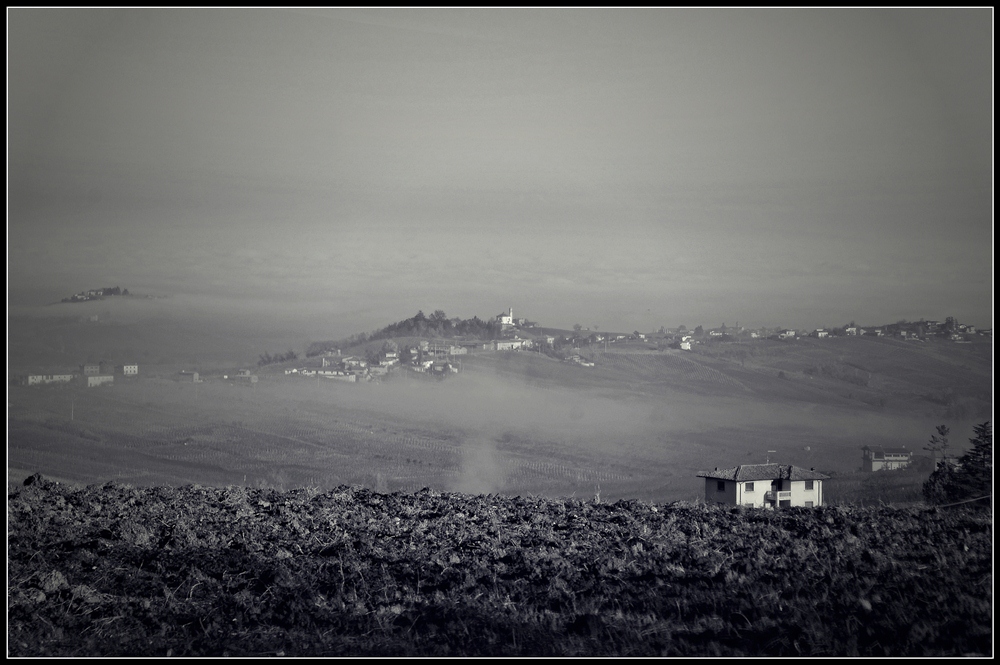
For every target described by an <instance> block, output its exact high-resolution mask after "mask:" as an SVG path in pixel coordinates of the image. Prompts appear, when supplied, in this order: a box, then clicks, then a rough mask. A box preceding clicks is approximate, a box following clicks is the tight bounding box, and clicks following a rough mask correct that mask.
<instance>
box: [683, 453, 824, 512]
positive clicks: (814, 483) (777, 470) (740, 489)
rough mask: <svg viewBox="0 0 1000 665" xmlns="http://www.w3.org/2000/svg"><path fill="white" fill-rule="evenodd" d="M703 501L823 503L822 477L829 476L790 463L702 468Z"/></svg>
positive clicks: (783, 505) (776, 505)
mask: <svg viewBox="0 0 1000 665" xmlns="http://www.w3.org/2000/svg"><path fill="white" fill-rule="evenodd" d="M698 477H699V478H704V479H705V501H706V502H707V503H724V504H731V505H736V506H749V507H757V508H788V507H792V506H804V507H806V508H811V507H813V506H821V505H823V481H824V480H827V479H828V478H829V477H830V476H827V475H826V474H822V473H819V472H818V471H816V470H815V469H802V468H800V467H797V466H792V465H790V464H743V465H741V466H737V467H733V468H731V469H719V468H716V469H715V471H705V472H702V473H699V474H698Z"/></svg>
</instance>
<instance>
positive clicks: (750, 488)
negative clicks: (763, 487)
mask: <svg viewBox="0 0 1000 665" xmlns="http://www.w3.org/2000/svg"><path fill="white" fill-rule="evenodd" d="M746 491H747V492H752V491H753V483H747V484H746Z"/></svg>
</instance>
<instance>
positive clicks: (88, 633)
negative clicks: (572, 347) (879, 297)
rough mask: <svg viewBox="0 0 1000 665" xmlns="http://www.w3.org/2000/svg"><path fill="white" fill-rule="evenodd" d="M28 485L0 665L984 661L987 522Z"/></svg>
mask: <svg viewBox="0 0 1000 665" xmlns="http://www.w3.org/2000/svg"><path fill="white" fill-rule="evenodd" d="M33 480H34V482H33V483H32V484H31V485H30V486H28V487H20V486H15V487H9V488H8V579H9V586H8V654H9V655H11V656H19V657H25V656H164V655H174V656H191V657H193V656H223V655H230V656H261V655H286V656H320V655H327V656H330V655H332V656H391V655H396V656H399V655H406V656H436V655H437V656H440V655H445V656H711V655H725V656H896V657H899V656H953V655H979V656H989V655H992V620H991V607H992V595H991V594H992V576H991V569H992V526H991V525H992V520H991V514H989V513H987V512H971V511H967V510H964V509H959V510H955V509H951V510H940V511H926V510H917V509H906V510H903V509H892V508H869V509H860V508H843V507H841V508H820V509H814V510H805V509H790V510H784V511H777V512H773V511H762V510H749V511H748V510H744V509H738V508H733V509H726V508H721V507H718V508H716V507H708V506H701V505H692V504H686V503H677V504H669V505H664V504H659V505H654V504H647V503H642V502H637V501H629V502H618V503H615V504H611V505H608V504H606V503H595V502H592V501H590V502H584V501H574V500H549V499H542V498H522V497H501V496H471V495H463V494H442V493H438V492H432V491H421V492H417V493H414V494H403V493H396V494H379V493H373V492H371V491H369V490H365V489H360V488H347V487H340V488H336V489H334V490H332V491H329V492H324V493H320V492H316V491H304V490H297V491H292V492H278V491H274V490H253V489H245V488H205V487H184V488H179V489H172V488H166V487H160V488H146V489H142V488H132V487H127V486H121V485H107V486H103V487H100V486H94V487H90V488H72V487H68V486H65V485H59V484H54V483H50V482H48V481H46V480H44V479H41V478H37V477H36V478H33Z"/></svg>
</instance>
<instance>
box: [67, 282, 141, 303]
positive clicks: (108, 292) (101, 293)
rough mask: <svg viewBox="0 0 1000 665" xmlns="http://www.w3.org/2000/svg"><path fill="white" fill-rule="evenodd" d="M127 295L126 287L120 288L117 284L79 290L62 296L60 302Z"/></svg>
mask: <svg viewBox="0 0 1000 665" xmlns="http://www.w3.org/2000/svg"><path fill="white" fill-rule="evenodd" d="M127 295H129V292H128V289H122V288H120V287H117V286H106V287H104V288H103V289H90V290H88V291H80V292H79V293H74V294H73V295H71V296H70V297H68V298H63V299H62V302H84V301H87V300H101V299H103V298H104V297H106V296H127Z"/></svg>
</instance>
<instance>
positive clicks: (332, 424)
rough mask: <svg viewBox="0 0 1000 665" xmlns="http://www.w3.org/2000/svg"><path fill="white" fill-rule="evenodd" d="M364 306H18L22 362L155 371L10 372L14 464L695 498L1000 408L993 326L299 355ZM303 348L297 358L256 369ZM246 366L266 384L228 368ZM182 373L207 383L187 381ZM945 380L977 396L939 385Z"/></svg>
mask: <svg viewBox="0 0 1000 665" xmlns="http://www.w3.org/2000/svg"><path fill="white" fill-rule="evenodd" d="M95 314H96V315H97V320H96V321H92V320H90V317H91V316H93V315H95ZM352 316H357V319H355V318H352ZM364 316H365V315H364V314H358V313H352V312H343V313H341V315H337V314H334V313H330V312H329V311H319V310H317V311H314V310H312V309H308V308H307V309H305V310H303V309H302V308H299V307H297V306H295V305H293V304H289V303H267V302H264V301H258V300H255V299H249V298H248V299H246V300H245V301H223V300H217V299H212V298H206V297H201V296H170V297H162V298H142V297H128V298H126V297H112V298H107V299H105V300H102V301H94V302H84V303H58V304H53V305H46V306H35V307H18V308H15V309H13V310H12V311H11V317H10V326H9V365H10V368H11V371H12V372H29V371H39V369H40V368H46V369H47V371H50V372H53V373H58V372H66V371H73V370H78V369H79V366H80V365H81V364H82V363H83V362H97V361H101V360H106V361H109V362H112V363H116V364H117V363H123V362H137V363H138V364H139V368H140V370H139V376H138V377H135V378H131V379H130V378H119V379H117V380H116V384H115V385H113V386H110V387H101V388H99V389H84V388H78V387H76V386H34V387H21V386H14V387H12V388H11V390H10V392H9V395H10V398H9V405H10V406H9V407H8V434H9V445H8V476H9V478H11V479H13V480H18V476H19V475H24V474H26V473H27V474H29V475H30V473H32V472H35V471H41V472H42V473H46V474H47V475H50V476H52V477H56V478H62V479H64V480H66V481H68V482H74V483H84V484H87V483H94V482H102V481H105V480H109V479H119V480H127V481H130V482H135V483H137V484H157V483H163V484H172V485H178V484H184V483H189V482H198V483H204V484H243V485H252V486H275V487H294V486H306V485H311V486H322V487H327V486H335V485H337V484H341V483H346V484H359V485H364V486H368V487H371V488H373V489H379V490H383V491H385V490H395V489H409V490H415V489H420V488H421V487H425V486H427V487H432V488H436V489H441V490H450V491H461V492H471V493H505V494H521V493H531V494H542V495H548V496H593V495H595V494H598V493H600V494H603V496H605V497H607V498H613V497H619V498H645V499H649V500H677V499H688V500H690V499H696V498H698V496H699V494H700V493H701V492H702V489H701V488H702V486H703V481H702V480H701V479H700V478H698V477H697V476H696V474H697V473H698V472H699V471H701V470H708V469H712V468H713V467H722V468H725V467H731V466H735V465H737V464H746V463H759V462H764V461H765V460H768V459H770V460H771V461H780V462H781V463H785V464H794V465H797V466H801V467H805V468H809V467H816V468H817V469H818V470H821V471H823V472H825V473H830V472H834V473H838V472H840V473H845V472H853V471H855V470H856V469H857V468H858V466H859V465H860V448H861V446H863V445H885V446H906V447H909V448H911V449H912V450H914V451H915V452H917V453H918V454H920V453H921V451H920V448H921V447H922V446H923V445H924V444H925V443H926V441H927V439H928V437H929V436H930V434H931V433H933V431H934V427H936V426H937V425H939V424H942V423H947V424H948V425H949V426H950V427H951V428H952V430H953V432H954V434H953V441H954V445H955V448H956V449H961V448H962V447H963V446H964V444H965V441H966V439H967V438H968V437H967V434H966V433H967V432H971V427H972V425H973V424H974V423H975V422H977V421H981V420H982V419H985V418H988V416H989V401H988V398H989V396H990V395H991V389H992V388H991V369H990V367H991V358H992V353H991V349H990V348H989V347H984V346H983V345H982V344H979V345H971V346H970V345H965V346H963V345H954V344H947V343H945V342H939V343H936V346H935V345H921V344H919V343H916V344H917V345H916V346H914V345H913V344H914V343H909V344H910V345H909V346H908V345H907V343H904V342H894V341H892V340H886V341H880V340H876V341H869V340H862V339H840V340H820V341H807V340H802V341H800V342H798V343H794V344H792V343H784V342H782V343H778V342H770V341H764V340H761V341H760V344H758V347H757V348H759V352H760V353H761V354H762V355H759V356H752V357H751V358H750V362H748V363H747V362H744V363H743V364H740V363H734V362H733V361H726V360H724V359H721V358H716V357H714V356H713V355H711V353H716V354H718V353H724V352H725V349H727V348H731V347H729V346H726V345H721V346H715V347H711V349H715V351H711V353H710V352H709V351H705V352H701V353H696V354H692V353H690V352H682V351H673V350H666V351H659V352H657V351H648V350H645V351H643V350H641V349H633V350H631V351H630V350H629V349H627V348H622V349H620V350H618V351H615V350H613V349H612V350H610V351H604V349H603V348H601V349H595V350H594V355H593V358H594V360H595V361H596V363H597V365H596V366H595V367H593V368H584V367H579V366H575V365H567V364H566V363H563V362H559V361H557V360H555V359H553V358H550V357H548V356H545V355H543V354H539V353H534V352H492V351H475V352H473V353H470V354H469V355H467V356H462V357H461V358H462V360H461V371H460V372H459V373H457V374H452V375H449V376H447V377H445V378H444V380H429V379H428V378H426V377H423V376H422V375H416V374H413V373H412V372H406V371H400V372H396V373H395V374H392V375H390V376H389V377H387V378H386V379H383V380H381V381H378V382H372V383H359V384H348V383H339V382H331V381H329V380H325V379H320V378H316V377H312V378H308V377H303V376H299V375H286V374H285V373H284V371H285V370H286V369H290V368H295V367H302V366H306V365H310V364H311V365H312V366H313V367H317V366H318V361H319V359H318V358H311V359H310V358H306V356H305V350H306V348H307V347H308V345H309V343H311V342H313V341H317V340H330V339H338V338H343V337H346V336H348V335H350V334H353V333H355V332H360V331H363V330H365V329H364V328H359V327H355V326H354V325H352V323H351V321H354V320H363V318H364ZM395 318H400V317H399V316H398V315H397V317H395ZM387 323H389V321H385V320H383V321H380V322H379V323H378V324H373V325H372V326H370V327H369V328H368V330H374V329H377V328H378V327H380V326H384V325H385V324H387ZM643 348H645V347H643ZM706 348H708V347H706ZM748 348H749V347H748ZM286 350H293V351H295V352H296V353H297V354H298V356H299V360H297V361H288V362H285V363H281V364H279V365H274V366H264V367H259V368H258V367H256V365H257V363H256V360H257V359H258V357H259V356H260V355H262V354H263V353H265V352H270V353H284V352H285V351H286ZM344 353H355V354H359V355H363V353H364V350H363V348H360V347H359V348H358V349H355V350H353V351H351V350H350V349H345V350H344ZM706 354H707V355H706ZM823 362H838V363H844V362H848V363H853V365H856V366H858V367H868V368H869V375H870V376H872V377H874V378H872V380H871V386H870V387H868V388H863V387H859V386H856V385H853V384H848V383H844V382H843V381H838V380H835V379H831V378H829V377H824V376H821V375H811V374H807V373H805V372H804V371H803V370H808V368H809V367H810V366H812V365H813V363H823ZM622 363H626V364H625V365H621V364H622ZM880 363H881V364H880ZM839 366H844V367H846V366H847V365H842V364H841V365H838V367H839ZM241 367H243V368H251V369H252V371H254V372H255V373H256V374H258V375H259V379H260V380H259V382H258V383H256V384H254V385H253V387H249V386H235V385H233V384H232V382H231V381H225V380H223V375H231V374H233V373H234V372H235V371H236V369H238V368H241ZM852 367H853V366H852ZM181 370H187V371H198V372H199V373H200V374H201V376H202V377H203V383H201V384H191V383H180V382H179V379H180V378H181V375H180V374H179V372H180V371H181ZM851 371H855V370H854V369H852V370H851ZM779 372H781V374H784V375H786V376H785V378H779V376H778V375H779ZM943 394H947V395H951V396H953V399H954V400H957V401H956V403H961V404H965V405H966V406H965V407H963V408H965V412H964V413H961V414H959V413H958V412H956V413H952V414H950V415H946V414H945V408H944V406H943V405H942V404H938V403H936V402H934V401H929V400H933V399H937V396H938V395H943ZM963 400H964V401H963ZM984 417H985V418H984ZM769 451H773V452H769Z"/></svg>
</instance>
